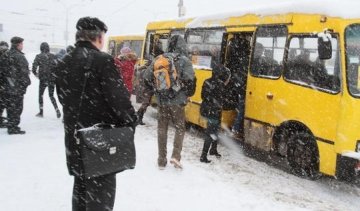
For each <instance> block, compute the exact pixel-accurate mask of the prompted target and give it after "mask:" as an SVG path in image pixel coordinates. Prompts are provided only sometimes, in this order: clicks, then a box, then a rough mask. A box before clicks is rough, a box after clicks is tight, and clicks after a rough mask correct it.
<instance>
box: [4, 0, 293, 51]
mask: <svg viewBox="0 0 360 211" xmlns="http://www.w3.org/2000/svg"><path fill="white" fill-rule="evenodd" d="M269 1H270V2H271V0H184V4H185V7H186V16H188V17H194V16H199V15H208V14H215V13H224V12H231V11H236V10H239V9H241V8H244V7H257V6H261V5H263V4H269ZM178 2H179V0H92V1H91V0H0V5H1V8H0V14H1V16H0V17H1V18H0V23H2V24H3V32H0V39H1V40H5V41H9V39H10V38H11V37H12V36H15V35H17V36H21V37H23V38H25V43H24V44H25V51H32V50H34V49H35V50H37V49H38V45H39V44H40V42H43V41H47V42H49V43H57V44H62V45H65V39H64V34H65V29H66V13H67V12H68V14H69V15H68V17H69V21H68V30H69V44H73V43H74V34H75V24H76V21H77V20H78V19H79V18H80V17H83V16H96V17H99V18H100V19H101V20H103V21H104V22H105V23H106V24H107V25H108V28H109V31H108V33H107V35H117V34H134V33H144V31H145V27H146V24H147V23H148V22H149V21H152V20H164V19H174V18H177V11H178V8H177V5H178ZM274 2H275V1H274ZM276 2H296V0H276ZM26 46H27V48H26Z"/></svg>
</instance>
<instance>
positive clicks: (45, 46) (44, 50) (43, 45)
mask: <svg viewBox="0 0 360 211" xmlns="http://www.w3.org/2000/svg"><path fill="white" fill-rule="evenodd" d="M40 51H41V53H48V52H50V46H49V44H48V43H47V42H43V43H41V44H40Z"/></svg>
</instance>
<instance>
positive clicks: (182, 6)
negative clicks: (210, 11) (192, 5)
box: [178, 0, 186, 17]
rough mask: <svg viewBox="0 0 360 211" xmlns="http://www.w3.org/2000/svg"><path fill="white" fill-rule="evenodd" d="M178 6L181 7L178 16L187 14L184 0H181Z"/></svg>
mask: <svg viewBox="0 0 360 211" xmlns="http://www.w3.org/2000/svg"><path fill="white" fill-rule="evenodd" d="M178 8H179V12H178V17H183V16H185V12H186V11H185V6H184V1H183V0H179V4H178Z"/></svg>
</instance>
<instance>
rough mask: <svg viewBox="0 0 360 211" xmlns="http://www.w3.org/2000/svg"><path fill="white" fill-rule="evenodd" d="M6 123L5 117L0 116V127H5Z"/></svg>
mask: <svg viewBox="0 0 360 211" xmlns="http://www.w3.org/2000/svg"><path fill="white" fill-rule="evenodd" d="M6 127H7V123H6V122H5V117H0V128H6Z"/></svg>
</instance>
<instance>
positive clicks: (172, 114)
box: [144, 35, 195, 169]
mask: <svg viewBox="0 0 360 211" xmlns="http://www.w3.org/2000/svg"><path fill="white" fill-rule="evenodd" d="M163 56H165V57H171V58H173V60H174V65H175V67H176V70H177V75H178V81H179V84H180V87H179V88H180V89H179V90H177V91H175V90H172V92H169V93H171V94H169V95H164V94H160V93H159V92H158V91H157V90H156V89H155V77H154V62H155V61H156V58H155V60H154V61H153V62H152V64H151V65H150V66H149V68H148V69H147V70H146V72H145V74H144V81H145V87H146V89H148V90H153V91H154V93H155V96H156V99H157V104H158V150H159V156H158V166H159V168H160V169H163V168H164V167H165V166H166V164H167V148H166V143H167V133H168V127H169V121H170V120H172V122H173V123H174V126H175V128H176V132H175V138H174V148H173V152H172V156H171V160H170V163H171V164H173V165H174V166H175V167H176V168H182V165H181V163H180V159H181V150H182V145H183V140H184V135H185V105H186V104H187V101H188V98H189V97H190V96H191V95H192V94H193V91H192V90H193V87H194V81H195V73H194V69H193V67H192V63H191V61H190V59H189V58H188V57H187V48H186V42H185V40H184V39H183V38H182V37H181V36H178V35H175V36H173V37H171V38H170V41H169V46H168V52H166V53H164V54H163Z"/></svg>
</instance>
